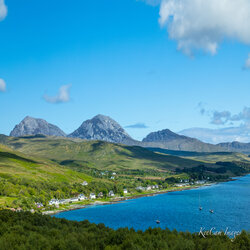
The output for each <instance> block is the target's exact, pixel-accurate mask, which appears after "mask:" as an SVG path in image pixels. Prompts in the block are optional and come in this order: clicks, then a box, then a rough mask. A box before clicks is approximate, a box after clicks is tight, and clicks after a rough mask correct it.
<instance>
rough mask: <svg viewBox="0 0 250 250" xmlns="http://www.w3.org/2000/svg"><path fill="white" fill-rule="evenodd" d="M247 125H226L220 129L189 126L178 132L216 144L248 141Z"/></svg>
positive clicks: (249, 138)
mask: <svg viewBox="0 0 250 250" xmlns="http://www.w3.org/2000/svg"><path fill="white" fill-rule="evenodd" d="M249 131H250V130H249V128H248V127H247V126H239V127H228V128H220V129H207V128H189V129H185V130H182V131H180V132H179V134H181V135H185V136H189V137H192V138H196V139H198V140H201V141H203V142H207V143H212V144H218V143H223V142H233V141H239V142H244V143H248V142H250V133H249Z"/></svg>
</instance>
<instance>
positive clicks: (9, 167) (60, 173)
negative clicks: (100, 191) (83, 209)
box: [0, 145, 93, 207]
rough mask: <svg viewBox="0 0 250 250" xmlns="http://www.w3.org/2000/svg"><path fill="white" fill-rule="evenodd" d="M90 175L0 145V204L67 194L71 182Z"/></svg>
mask: <svg viewBox="0 0 250 250" xmlns="http://www.w3.org/2000/svg"><path fill="white" fill-rule="evenodd" d="M92 179H93V178H92V177H90V176H88V175H86V174H83V173H79V172H77V171H73V170H71V169H69V168H67V167H64V166H60V165H58V164H56V163H53V162H51V161H49V160H44V159H40V158H37V157H36V158H34V157H30V156H27V155H25V154H23V153H19V152H17V151H14V150H12V149H10V148H8V147H6V146H3V145H0V207H1V206H2V207H6V206H8V205H10V206H12V207H18V206H22V207H23V206H24V205H25V203H27V204H28V203H32V204H34V202H44V203H46V202H47V201H48V200H50V199H51V198H52V197H55V196H58V195H59V196H60V195H61V196H70V195H71V194H72V192H74V189H73V188H74V185H76V184H79V183H82V182H83V181H88V182H91V181H92Z"/></svg>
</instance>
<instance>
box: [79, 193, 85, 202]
mask: <svg viewBox="0 0 250 250" xmlns="http://www.w3.org/2000/svg"><path fill="white" fill-rule="evenodd" d="M86 199H87V197H86V196H85V195H84V194H80V195H79V196H78V200H79V201H84V200H86Z"/></svg>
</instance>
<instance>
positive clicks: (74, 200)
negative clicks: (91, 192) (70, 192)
mask: <svg viewBox="0 0 250 250" xmlns="http://www.w3.org/2000/svg"><path fill="white" fill-rule="evenodd" d="M70 201H71V202H78V201H79V199H78V197H73V198H71V199H70Z"/></svg>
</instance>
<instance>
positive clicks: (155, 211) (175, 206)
mask: <svg viewBox="0 0 250 250" xmlns="http://www.w3.org/2000/svg"><path fill="white" fill-rule="evenodd" d="M199 196H200V203H201V206H202V207H203V210H202V211H200V210H199ZM209 209H213V210H214V214H211V213H210V212H209ZM55 217H58V218H66V219H69V220H76V221H82V220H89V221H90V222H93V223H104V224H105V225H106V226H108V227H111V228H114V229H117V228H120V227H128V228H131V227H133V228H134V229H136V230H138V229H141V230H145V229H147V228H148V227H157V226H159V227H161V228H166V227H167V228H169V229H171V230H173V229H176V230H178V231H190V232H199V231H200V228H201V227H202V228H203V231H204V230H210V229H211V228H214V229H213V231H221V230H223V231H225V230H226V229H227V228H228V231H241V230H243V229H245V230H248V231H249V230H250V175H248V176H245V177H241V178H239V179H237V180H236V181H231V182H226V183H220V184H216V185H213V186H208V187H201V188H199V189H193V190H186V191H179V192H172V193H167V194H161V195H157V196H152V197H143V198H139V199H134V200H128V201H124V202H121V203H116V204H111V205H98V206H90V207H87V208H84V209H79V210H74V211H68V212H62V213H59V214H57V215H55ZM155 220H160V221H161V223H160V224H159V225H157V224H156V223H155Z"/></svg>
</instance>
